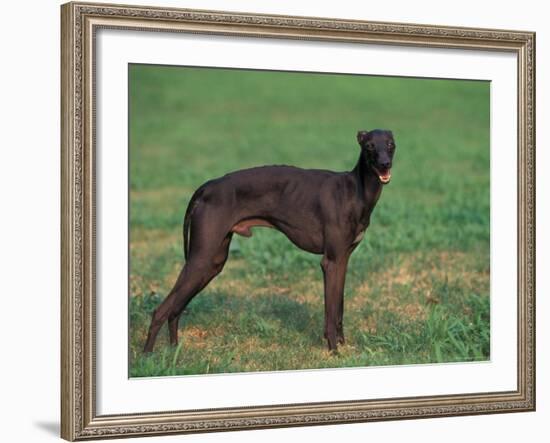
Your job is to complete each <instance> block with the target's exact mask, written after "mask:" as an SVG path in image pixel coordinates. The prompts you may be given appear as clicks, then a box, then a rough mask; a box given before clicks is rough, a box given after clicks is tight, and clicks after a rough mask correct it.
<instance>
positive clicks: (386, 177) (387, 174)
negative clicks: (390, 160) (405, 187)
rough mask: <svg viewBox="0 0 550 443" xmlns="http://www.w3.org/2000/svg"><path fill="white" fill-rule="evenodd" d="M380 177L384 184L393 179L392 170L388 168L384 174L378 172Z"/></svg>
mask: <svg viewBox="0 0 550 443" xmlns="http://www.w3.org/2000/svg"><path fill="white" fill-rule="evenodd" d="M378 178H379V179H380V181H381V182H382V183H383V184H386V183H389V182H390V179H391V170H389V169H388V170H387V171H386V172H384V173H383V174H378Z"/></svg>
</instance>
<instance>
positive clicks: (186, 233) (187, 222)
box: [183, 186, 204, 261]
mask: <svg viewBox="0 0 550 443" xmlns="http://www.w3.org/2000/svg"><path fill="white" fill-rule="evenodd" d="M203 190H204V188H203V186H201V187H200V188H199V189H197V190H196V191H195V193H194V194H193V195H192V197H191V200H189V204H188V205H187V210H186V211H185V217H184V219H183V253H184V255H185V261H187V256H188V255H189V226H190V222H191V216H192V215H193V210H194V209H195V206H196V204H197V199H198V198H199V197H200V196H201V195H202V192H203Z"/></svg>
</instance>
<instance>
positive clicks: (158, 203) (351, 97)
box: [129, 65, 490, 376]
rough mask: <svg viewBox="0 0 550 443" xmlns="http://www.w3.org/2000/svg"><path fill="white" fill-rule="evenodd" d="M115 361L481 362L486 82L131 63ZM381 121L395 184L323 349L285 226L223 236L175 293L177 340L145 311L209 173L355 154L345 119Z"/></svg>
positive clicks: (315, 276)
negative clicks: (188, 298) (336, 348)
mask: <svg viewBox="0 0 550 443" xmlns="http://www.w3.org/2000/svg"><path fill="white" fill-rule="evenodd" d="M129 69H130V72H129V78H130V82H129V87H130V297H129V309H130V329H131V330H130V360H131V362H130V363H131V364H130V375H131V376H152V375H176V374H202V373H220V372H247V371H259V370H284V369H305V368H321V367H347V366H369V365H395V364H417V363H438V362H454V361H472V360H486V359H488V358H489V356H490V349H489V341H490V340H489V338H490V337H489V329H490V328H489V304H490V303H489V272H490V269H489V237H490V231H489V229H490V226H489V219H490V213H489V209H490V206H489V204H490V195H489V172H490V171H489V125H490V121H489V103H490V89H489V83H488V82H479V81H464V80H432V79H414V78H391V77H371V76H357V75H353V76H352V75H332V74H330V75H328V74H311V73H287V72H265V71H245V70H226V69H212V68H208V69H201V68H183V67H162V66H147V65H131V66H130V68H129ZM375 128H380V129H391V130H392V131H393V133H394V136H395V139H396V144H397V151H396V155H395V159H394V167H393V170H392V181H391V183H390V184H389V185H388V186H386V187H384V190H383V193H382V197H381V198H380V200H379V202H378V204H377V207H376V209H375V211H374V213H373V216H372V218H371V225H370V227H369V229H368V230H367V232H366V235H365V238H364V240H363V242H362V243H361V244H360V246H359V247H358V248H357V249H356V251H355V252H354V254H353V255H352V258H351V260H350V265H349V269H348V274H347V280H346V293H345V308H344V330H345V334H346V340H347V343H346V345H345V346H342V347H341V348H340V353H339V355H337V356H333V355H330V354H329V353H328V351H327V350H326V343H325V340H324V338H323V316H324V306H323V283H322V274H321V270H320V267H319V262H320V256H316V255H312V254H308V253H306V252H303V251H300V250H298V249H297V248H296V247H294V246H293V245H292V244H291V243H290V242H289V241H288V240H287V239H286V237H284V235H283V234H281V233H279V232H276V231H274V230H270V229H262V228H255V229H254V235H253V237H252V238H249V239H245V238H242V237H238V236H234V237H233V241H232V244H231V249H230V251H231V252H230V257H229V260H228V262H227V264H226V266H225V269H224V271H223V272H222V274H221V275H220V276H218V277H217V278H216V279H215V280H214V281H213V282H212V283H210V285H209V286H207V288H205V289H204V290H203V291H202V293H200V294H199V295H197V296H196V298H195V299H194V300H193V301H192V302H191V303H190V305H189V306H188V308H187V311H186V313H185V315H183V316H182V318H181V321H180V331H179V333H180V346H179V347H177V348H171V347H169V346H168V340H167V336H168V333H167V330H166V328H163V330H162V331H161V333H160V334H159V339H158V341H157V346H156V350H155V352H154V353H153V354H152V355H149V356H144V355H143V354H142V352H141V350H142V347H143V343H144V340H145V337H146V334H147V328H148V326H149V321H150V316H151V312H152V310H153V309H154V308H155V307H156V306H157V305H158V304H159V303H160V302H161V301H162V299H163V298H164V297H165V296H166V295H167V294H168V292H169V290H170V289H171V287H172V285H173V284H174V282H175V279H176V277H177V275H178V273H179V271H180V269H181V267H182V266H183V263H184V259H183V245H182V221H183V215H184V213H185V209H186V206H187V202H188V200H189V198H190V197H191V195H192V193H193V191H194V190H195V189H196V188H197V187H198V186H199V185H201V184H202V183H203V182H205V181H206V180H208V179H211V178H215V177H218V176H221V175H223V174H225V173H227V172H230V171H234V170H237V169H242V168H246V167H251V166H258V165H266V164H290V165H295V166H300V167H304V168H322V169H331V170H335V171H344V170H350V169H352V168H353V166H354V165H355V163H356V161H357V157H358V155H359V146H358V144H357V142H356V138H355V136H356V133H357V131H358V130H360V129H364V130H370V129H375Z"/></svg>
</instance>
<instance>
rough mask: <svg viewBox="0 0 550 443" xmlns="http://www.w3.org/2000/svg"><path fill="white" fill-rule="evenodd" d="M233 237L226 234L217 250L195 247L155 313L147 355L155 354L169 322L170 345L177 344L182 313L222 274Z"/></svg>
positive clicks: (146, 350)
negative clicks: (157, 341) (196, 296)
mask: <svg viewBox="0 0 550 443" xmlns="http://www.w3.org/2000/svg"><path fill="white" fill-rule="evenodd" d="M231 237H232V234H231V233H229V234H227V235H226V236H225V237H224V238H223V240H222V242H221V244H219V243H218V246H217V247H216V248H215V249H214V247H212V246H210V245H207V246H205V247H199V245H198V244H197V243H195V245H196V247H195V248H194V247H193V246H192V248H191V253H190V255H189V261H188V262H187V263H186V264H185V266H184V267H183V269H182V270H181V272H180V274H179V276H178V279H177V280H176V284H175V285H174V288H173V289H172V290H171V291H170V293H169V294H168V296H167V297H166V299H164V301H163V302H162V303H161V304H160V306H159V307H158V308H157V309H156V310H155V312H154V313H153V317H152V319H151V325H150V326H149V332H148V334H147V341H146V343H145V347H144V352H151V351H152V350H153V346H154V344H155V340H156V337H157V334H158V332H159V330H160V328H161V327H162V325H163V324H164V322H166V321H168V322H169V332H170V343H171V344H173V345H175V344H177V342H178V334H177V332H178V331H177V330H178V323H179V318H180V316H181V314H182V312H183V311H184V309H185V307H186V306H187V305H188V304H189V302H190V301H191V300H192V299H193V297H194V296H195V295H197V294H198V293H199V292H200V291H201V290H202V289H203V288H204V287H205V286H206V285H207V284H208V283H209V282H210V281H211V280H212V279H213V278H214V277H215V276H216V275H218V274H219V273H220V272H221V271H222V269H223V266H224V264H225V262H226V260H227V255H228V252H229V244H230V242H231Z"/></svg>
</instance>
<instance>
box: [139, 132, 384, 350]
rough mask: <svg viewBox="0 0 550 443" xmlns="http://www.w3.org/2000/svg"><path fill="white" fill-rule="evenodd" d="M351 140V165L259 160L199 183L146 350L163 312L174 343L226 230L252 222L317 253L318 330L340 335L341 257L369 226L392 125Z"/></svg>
mask: <svg viewBox="0 0 550 443" xmlns="http://www.w3.org/2000/svg"><path fill="white" fill-rule="evenodd" d="M357 140H358V142H359V145H360V146H361V154H360V155H359V160H358V162H357V164H356V165H355V168H354V169H353V170H352V171H350V172H332V171H325V170H318V169H300V168H295V167H292V166H264V167H259V168H252V169H246V170H242V171H237V172H233V173H230V174H227V175H225V176H223V177H221V178H218V179H215V180H211V181H209V182H207V183H205V184H203V185H202V186H201V187H200V188H198V189H197V191H196V192H195V193H194V194H193V196H192V198H191V201H190V202H189V206H188V207H187V212H186V214H185V220H184V225H183V238H184V251H185V258H186V260H187V262H186V264H185V266H184V267H183V269H182V271H181V272H180V274H179V276H178V279H177V281H176V284H175V285H174V288H173V289H172V290H171V291H170V293H169V294H168V296H167V297H166V299H165V300H164V301H163V302H162V304H161V305H160V306H159V307H158V308H157V309H156V310H155V312H154V313H153V318H152V320H151V325H150V327H149V333H148V336H147V342H146V344H145V349H144V351H145V352H151V351H152V350H153V346H154V343H155V339H156V336H157V334H158V331H159V329H160V327H161V326H162V325H163V324H164V322H165V321H166V320H168V324H169V330H170V343H171V344H177V341H178V333H177V329H178V321H179V317H180V315H181V313H182V312H183V310H184V309H185V307H186V306H187V304H188V303H189V302H190V301H191V299H192V298H193V297H194V296H195V295H196V294H197V293H198V292H199V291H201V290H202V289H203V288H204V287H205V286H206V285H207V284H208V283H209V282H210V281H211V280H212V279H213V278H214V277H215V276H216V275H218V274H219V273H220V272H221V270H222V269H223V266H224V264H225V261H226V259H227V254H228V250H229V243H230V242H231V237H232V236H233V233H236V234H239V235H243V236H245V237H250V236H251V235H252V233H251V231H250V228H252V227H253V226H266V227H270V228H275V229H278V230H279V231H281V232H283V233H284V234H285V235H286V236H287V237H288V238H289V239H290V241H291V242H292V243H294V244H295V245H296V246H298V247H299V248H301V249H304V250H306V251H308V252H311V253H313V254H322V255H323V258H322V260H321V268H322V269H323V275H324V283H325V338H326V339H327V340H328V347H329V349H330V350H335V349H336V347H337V343H344V330H343V325H342V315H343V311H344V281H345V277H346V269H347V264H348V259H349V257H350V254H351V253H352V252H353V250H354V249H355V248H356V247H357V245H358V244H359V242H360V241H361V239H362V238H363V235H364V233H365V229H367V227H368V226H369V220H370V215H371V213H372V210H373V209H374V206H375V205H376V202H377V201H378V198H379V197H380V193H381V191H382V185H383V184H386V183H388V182H389V181H390V177H391V173H390V169H391V166H392V159H393V154H394V151H395V143H394V139H393V134H392V132H391V131H386V130H379V129H376V130H373V131H370V132H368V131H359V132H358V133H357ZM189 231H190V235H189Z"/></svg>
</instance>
